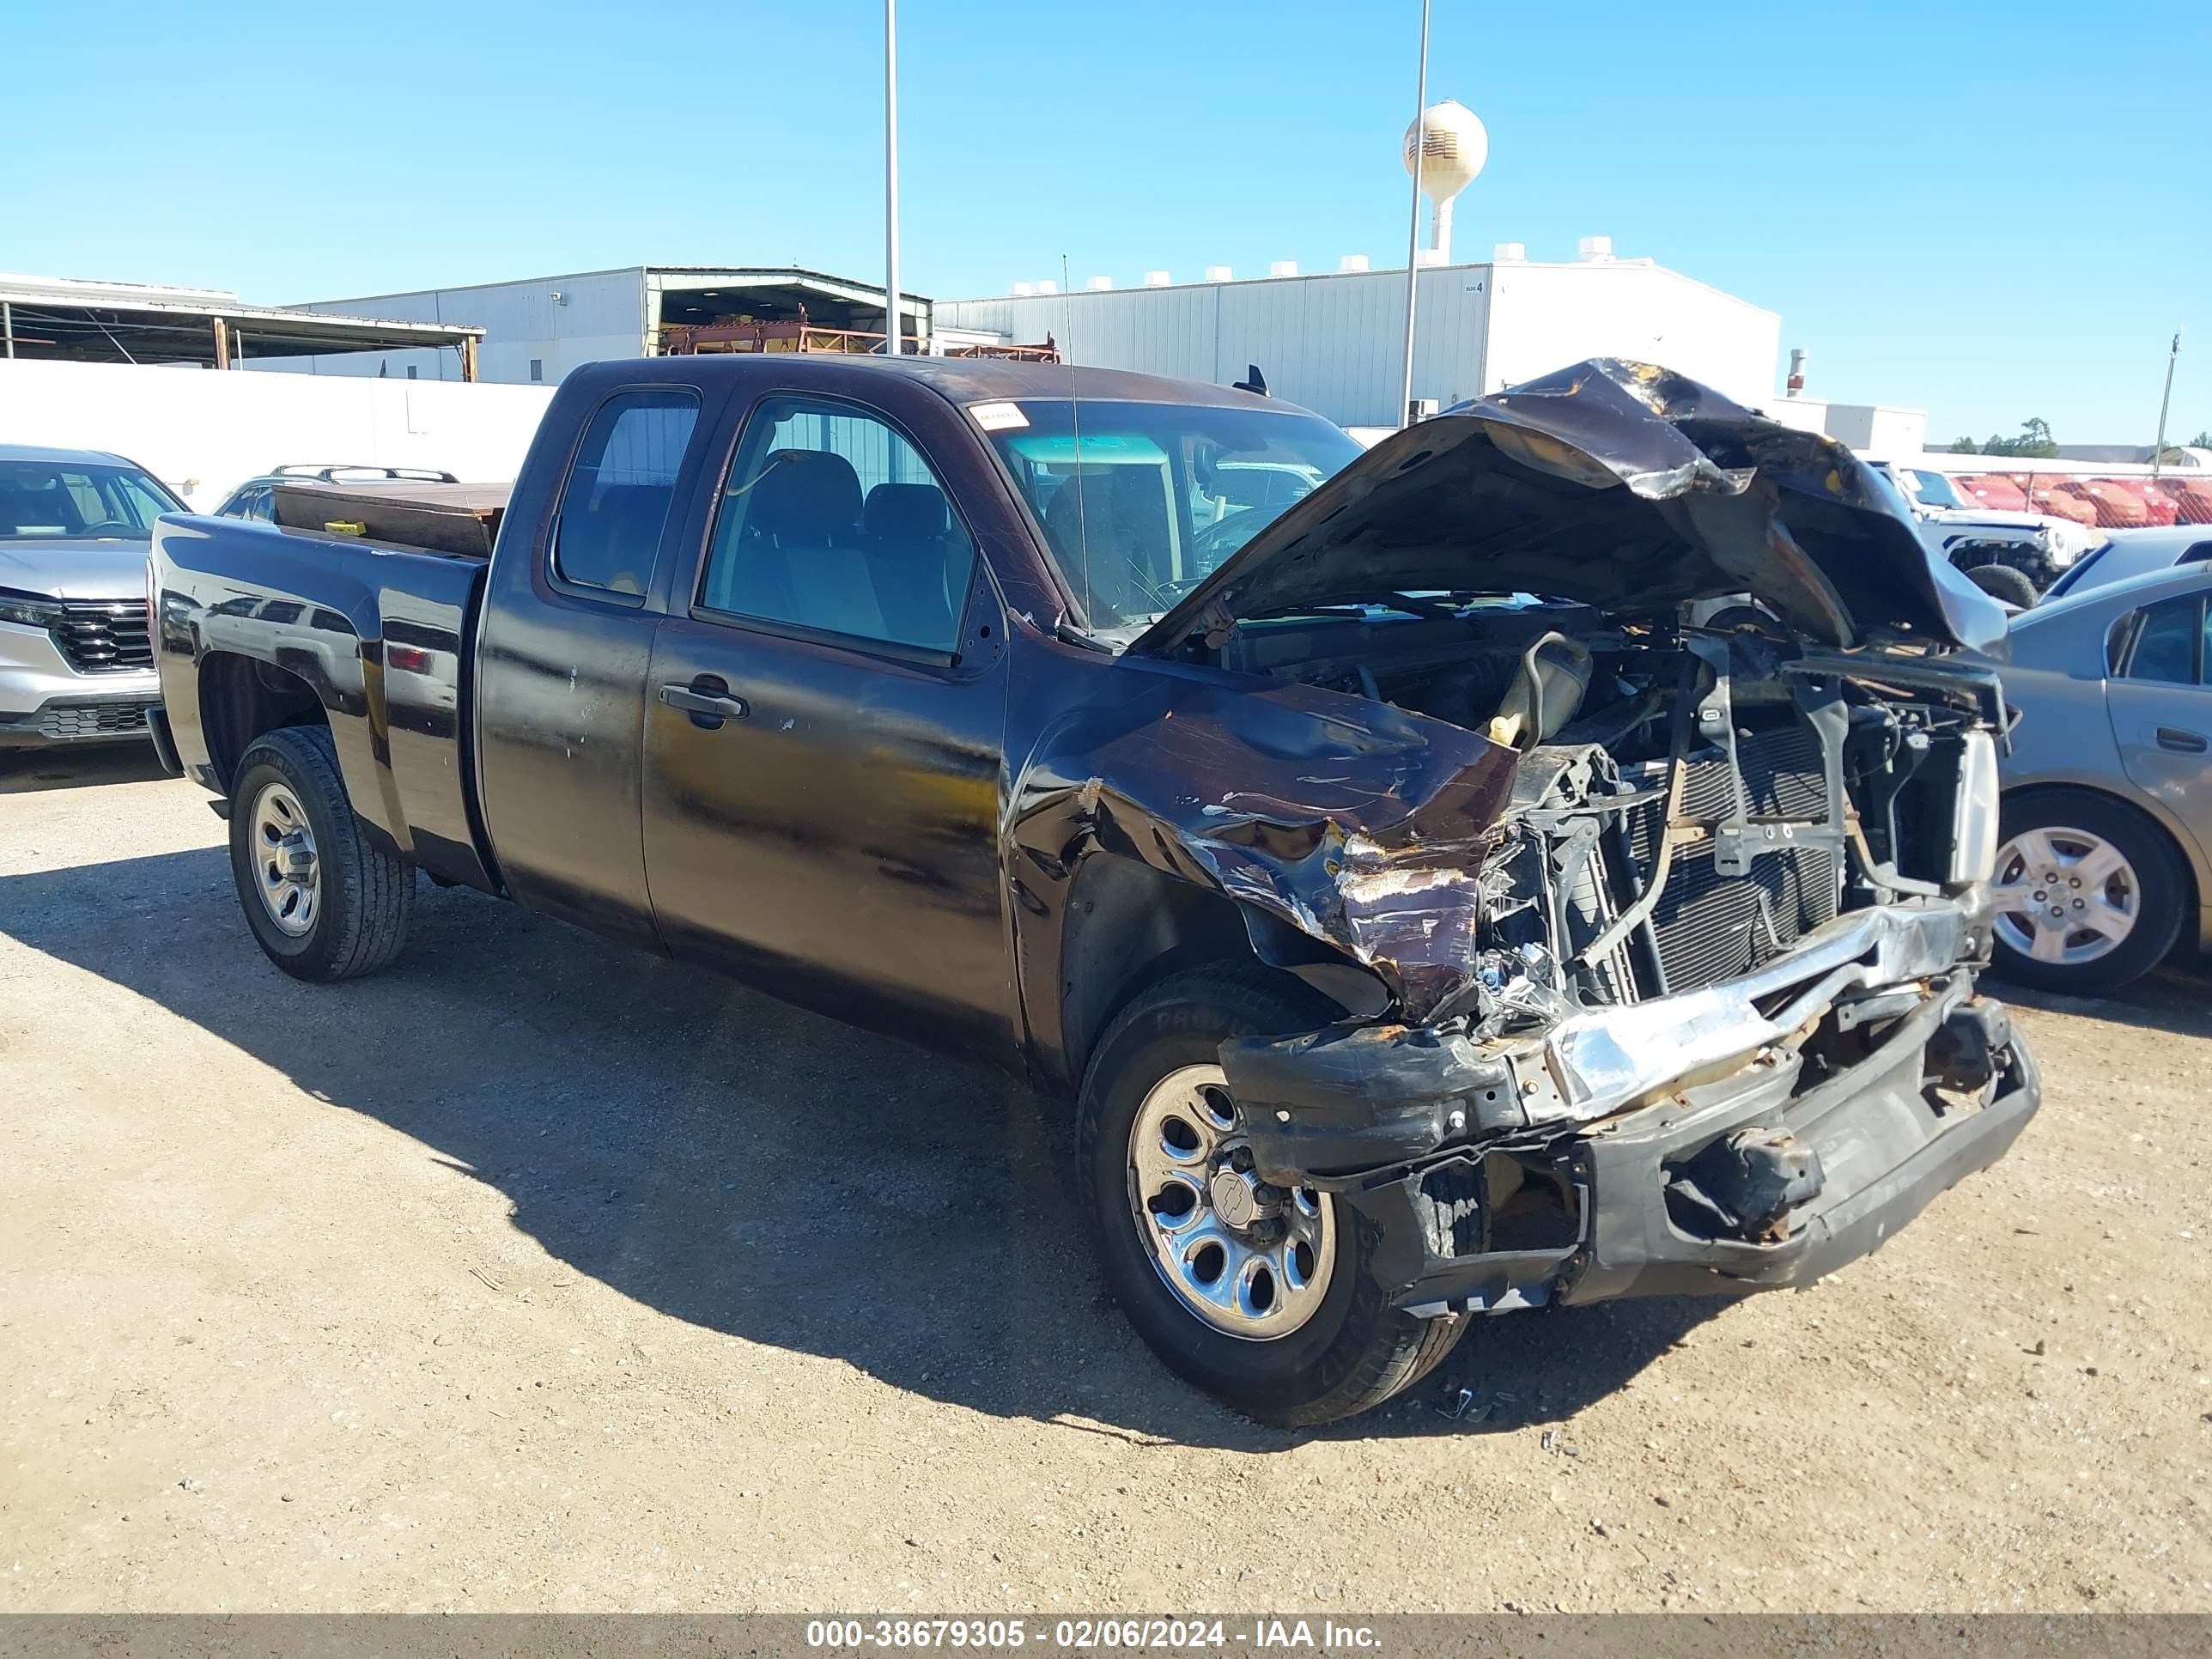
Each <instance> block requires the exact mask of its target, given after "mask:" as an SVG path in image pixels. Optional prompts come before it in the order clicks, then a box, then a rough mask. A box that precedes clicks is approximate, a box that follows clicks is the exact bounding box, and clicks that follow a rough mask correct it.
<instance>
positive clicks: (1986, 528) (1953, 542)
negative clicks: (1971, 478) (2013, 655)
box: [1874, 461, 2105, 609]
mask: <svg viewBox="0 0 2212 1659" xmlns="http://www.w3.org/2000/svg"><path fill="white" fill-rule="evenodd" d="M1874 469H1875V471H1877V472H1879V473H1881V475H1882V476H1883V477H1886V478H1887V479H1888V480H1889V481H1890V482H1891V483H1893V484H1895V485H1896V486H1897V489H1898V493H1899V494H1900V495H1903V496H1904V497H1905V502H1906V504H1907V505H1908V506H1909V507H1911V509H1912V515H1913V517H1914V518H1916V519H1917V520H1919V522H1920V532H1921V534H1922V535H1923V537H1925V538H1927V542H1928V545H1929V548H1930V549H1931V550H1933V551H1935V552H1936V553H1939V554H1941V555H1942V556H1943V557H1944V558H1946V559H1948V560H1949V561H1950V562H1951V563H1953V564H1954V565H1956V566H1957V567H1958V568H1960V569H1961V570H1963V571H1965V572H1966V574H1968V575H1969V576H1971V577H1972V578H1973V579H1974V582H1975V585H1976V586H1978V587H1980V588H1981V589H1982V591H1983V592H1985V593H1988V594H1990V596H1991V597H1992V598H1995V599H2002V600H2004V601H2005V602H2006V603H2007V604H2008V605H2015V606H2019V607H2021V608H2023V609H2024V608H2026V607H2027V606H2028V605H2033V604H2034V603H2035V599H2036V595H2037V594H2039V593H2040V592H2042V591H2043V590H2044V589H2045V588H2046V587H2048V586H2051V583H2052V582H2054V581H2056V580H2057V579H2058V577H2059V575H2060V574H2062V573H2063V572H2064V571H2065V570H2067V569H2068V568H2069V567H2071V566H2072V565H2073V563H2074V562H2075V560H2077V559H2079V558H2081V556H2083V555H2084V554H2086V553H2087V552H2088V551H2089V550H2091V549H2092V548H2094V547H2096V546H2097V545H2099V544H2100V543H2102V542H2103V541H2104V539H2105V536H2104V532H2101V531H2098V530H2093V529H2091V528H2089V527H2088V526H2086V525H2079V524H2076V523H2075V522H2074V521H2073V520H2071V519H2062V518H2059V517H2058V516H2057V514H2055V513H2017V512H2010V511H2008V510H2006V509H2004V508H2002V507H1984V506H1982V505H1981V504H1980V503H1979V502H1978V501H1968V500H1967V499H1966V497H1965V496H1963V495H1960V493H1959V489H1958V486H1957V485H1955V484H1954V483H1952V482H1951V480H1950V479H1949V477H1947V476H1946V475H1944V474H1943V473H1941V472H1938V471H1936V470H1935V469H1934V468H1933V467H1925V466H1902V465H1898V464H1897V463H1895V462H1892V461H1876V462H1875V463H1874Z"/></svg>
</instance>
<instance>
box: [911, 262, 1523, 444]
mask: <svg viewBox="0 0 2212 1659" xmlns="http://www.w3.org/2000/svg"><path fill="white" fill-rule="evenodd" d="M1488 275H1489V273H1488V270H1487V268H1486V267H1485V266H1481V265H1456V266H1448V267H1445V268H1443V269H1441V270H1425V271H1423V272H1422V273H1421V297H1420V315H1419V321H1418V324H1417V326H1416V330H1415V341H1414V349H1415V365H1414V374H1413V395H1414V396H1415V397H1417V398H1437V399H1438V400H1439V401H1440V402H1443V403H1449V402H1453V401H1455V400H1456V399H1457V398H1462V397H1468V396H1472V395H1473V393H1474V389H1475V387H1476V386H1478V385H1479V384H1480V380H1481V378H1482V351H1483V346H1484V342H1485V339H1486V334H1487V328H1486V318H1487V314H1488V303H1489V292H1488V289H1489V283H1488ZM936 315H937V320H938V322H939V325H944V326H949V327H955V328H977V329H986V330H988V331H992V332H994V333H997V334H1001V335H1006V336H1007V337H1011V338H1012V339H1014V340H1016V341H1018V342H1020V343H1024V344H1026V343H1034V342H1036V341H1041V340H1042V339H1043V338H1044V337H1046V336H1047V335H1048V334H1049V335H1051V336H1053V337H1054V338H1055V339H1056V340H1057V341H1058V342H1059V343H1060V347H1061V349H1062V350H1063V352H1064V353H1065V355H1066V356H1067V357H1068V358H1069V360H1070V361H1071V362H1079V363H1086V364H1089V365H1091V366H1092V367H1094V368H1127V369H1134V370H1136V371H1138V372H1139V373H1141V374H1164V375H1169V376H1171V377H1173V378H1175V379H1177V380H1206V381H1210V382H1212V383H1213V384H1215V385H1218V386H1225V385H1227V384H1229V383H1230V382H1231V381H1234V380H1243V378H1244V371H1245V368H1246V367H1247V366H1248V365H1249V364H1252V363H1257V364H1258V365H1259V366H1260V368H1261V373H1263V374H1266V376H1267V388H1268V390H1269V391H1270V392H1273V393H1274V395H1276V396H1277V397H1279V398H1286V399H1288V400H1289V401H1290V402H1291V403H1295V404H1304V405H1305V406H1306V407H1307V408H1309V409H1313V410H1319V411H1320V412H1321V413H1322V414H1324V415H1326V416H1328V417H1329V418H1330V419H1331V420H1333V421H1336V422H1339V423H1340V424H1342V425H1346V426H1383V425H1395V423H1396V420H1397V413H1396V410H1397V404H1398V389H1399V377H1400V374H1401V372H1402V368H1403V363H1402V359H1401V356H1399V351H1400V342H1401V341H1402V339H1403V337H1404V329H1405V325H1406V323H1405V319H1406V273H1405V272H1403V271H1402V270H1401V271H1395V272H1394V271H1389V270H1377V271H1364V272H1352V273H1347V274H1343V275H1336V274H1331V275H1327V276H1279V277H1270V278H1268V279H1267V280H1265V281H1260V282H1243V283H1188V284H1186V285H1183V286H1182V287H1177V288H1151V289H1110V290H1108V291H1106V292H1103V293H1099V292H1094V291H1091V290H1087V289H1086V290H1085V291H1083V292H1081V293H1078V294H1051V295H1036V296H1032V297H1011V296H1010V297H1006V298H1002V299H994V300H940V301H938V302H937V307H936Z"/></svg>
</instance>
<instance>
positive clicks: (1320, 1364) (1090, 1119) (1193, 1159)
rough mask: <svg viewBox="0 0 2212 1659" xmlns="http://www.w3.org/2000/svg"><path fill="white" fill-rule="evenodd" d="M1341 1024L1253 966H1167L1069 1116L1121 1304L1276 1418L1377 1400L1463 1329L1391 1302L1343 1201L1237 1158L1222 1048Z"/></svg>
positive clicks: (1368, 1244)
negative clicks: (1173, 969)
mask: <svg viewBox="0 0 2212 1659" xmlns="http://www.w3.org/2000/svg"><path fill="white" fill-rule="evenodd" d="M1333 1018H1337V1011H1336V1009H1335V1008H1334V1006H1332V1005H1331V1004H1329V1003H1328V1001H1327V1000H1324V999H1322V998H1321V997H1320V996H1318V995H1317V994H1316V993H1314V992H1312V991H1310V990H1309V989H1308V988H1307V987H1305V986H1304V985H1302V984H1300V983H1299V982H1298V981H1296V980H1291V979H1287V978H1285V976H1283V975H1270V974H1267V973H1266V972H1264V971H1263V970H1261V969H1256V968H1253V969H1236V968H1230V969H1223V968H1209V969H1194V970H1193V971H1191V972H1188V973H1183V974H1178V975H1175V976H1174V977H1172V978H1170V979H1168V980H1165V981H1162V982H1161V983H1160V984H1158V985H1157V986H1155V987H1152V989H1151V990H1149V991H1146V993H1145V994H1142V995H1141V996H1139V998H1138V999H1137V1000H1136V1001H1134V1002H1133V1003H1132V1004H1131V1005H1130V1006H1129V1007H1128V1008H1127V1010H1126V1011H1124V1012H1123V1013H1122V1014H1121V1017H1120V1018H1117V1019H1116V1020H1115V1022H1114V1023H1113V1024H1112V1025H1111V1026H1110V1027H1109V1028H1108V1030H1107V1032H1106V1035H1105V1036H1104V1037H1103V1038H1102V1039H1101V1040H1100V1042H1099V1043H1098V1046H1097V1050H1096V1051H1095V1053H1094V1054H1093V1055H1092V1057H1091V1065H1090V1067H1089V1069H1088V1071H1087V1073H1085V1078H1084V1081H1083V1093H1082V1099H1081V1103H1080V1108H1079V1116H1078V1120H1077V1134H1076V1144H1077V1158H1078V1162H1079V1169H1078V1176H1079V1182H1080V1184H1081V1188H1082V1193H1083V1204H1084V1209H1085V1212H1086V1214H1087V1215H1088V1217H1089V1218H1090V1221H1091V1229H1092V1232H1093V1235H1094V1237H1095V1238H1096V1240H1097V1249H1098V1254H1099V1261H1100V1265H1101V1267H1103V1271H1104V1273H1105V1278H1106V1283H1107V1287H1108V1288H1109V1290H1110V1291H1112V1292H1113V1295H1114V1299H1115V1302H1117V1303H1118V1304H1120V1305H1121V1310H1122V1312H1123V1313H1124V1314H1125V1315H1126V1316H1127V1318H1128V1320H1129V1322H1130V1323H1131V1324H1132V1325H1133V1326H1134V1327H1135V1328H1136V1330H1137V1334H1139V1336H1141V1337H1143V1338H1144V1340H1145V1341H1146V1345H1147V1346H1150V1347H1151V1348H1152V1352H1155V1353H1156V1354H1158V1356H1159V1357H1160V1358H1161V1359H1162V1360H1163V1361H1164V1362H1165V1364H1167V1366H1168V1368H1169V1369H1170V1370H1172V1371H1174V1372H1175V1373H1176V1375H1177V1376H1181V1377H1182V1378H1183V1379H1184V1380H1185V1381H1186V1382H1188V1383H1192V1384H1194V1386H1196V1387H1198V1388H1200V1389H1204V1390H1205V1391H1206V1393H1208V1394H1211V1395H1213V1396H1214V1397H1215V1398H1217V1399H1218V1400H1220V1401H1223V1402H1224V1403H1225V1404H1227V1405H1229V1406H1231V1407H1234V1408H1235V1409H1236V1410H1237V1411H1240V1412H1243V1413H1245V1414H1246V1415H1247V1416H1249V1417H1253V1418H1256V1419H1260V1420H1261V1421H1262V1422H1267V1423H1273V1424H1278V1425H1283V1426H1285V1427H1304V1426H1310V1425H1315V1424H1319V1423H1328V1422H1332V1421H1334V1419H1338V1418H1341V1417H1349V1416H1352V1414H1354V1413H1358V1412H1363V1411H1365V1410H1367V1409H1368V1408H1370V1407H1374V1406H1378V1405H1380V1404H1382V1402H1383V1401H1386V1400H1388V1399H1389V1398H1390V1396H1391V1395H1395V1394H1396V1393H1398V1392H1399V1391H1400V1390H1401V1389H1406V1388H1407V1387H1410V1386H1411V1385H1412V1384H1413V1383H1416V1382H1418V1381H1419V1379H1420V1378H1421V1377H1422V1376H1425V1375H1426V1374H1427V1373H1428V1372H1429V1371H1430V1370H1432V1369H1433V1368H1434V1367H1435V1366H1436V1365H1437V1364H1439V1363H1440V1362H1441V1361H1442V1360H1443V1357H1444V1356H1445V1355H1446V1354H1447V1353H1449V1352H1450V1350H1451V1348H1452V1346H1453V1345H1454V1344H1455V1343H1456V1342H1457V1341H1458V1340H1459V1337H1460V1335H1461V1333H1462V1330H1463V1328H1464V1327H1465V1325H1466V1323H1467V1320H1466V1317H1465V1316H1450V1317H1446V1318H1442V1319H1433V1320H1431V1319H1419V1318H1415V1317H1414V1316H1412V1315H1410V1314H1407V1313H1405V1312H1402V1311H1401V1310H1397V1309H1395V1308H1392V1307H1390V1306H1389V1305H1388V1304H1386V1302H1385V1300H1384V1296H1383V1287H1382V1285H1380V1284H1379V1283H1378V1282H1377V1281H1376V1278H1375V1276H1374V1274H1373V1273H1372V1272H1371V1270H1370V1258H1371V1255H1372V1252H1373V1248H1374V1243H1375V1241H1374V1239H1373V1237H1372V1236H1371V1232H1370V1230H1368V1229H1366V1228H1364V1227H1363V1226H1362V1225H1361V1224H1360V1221H1359V1218H1358V1214H1357V1213H1356V1212H1354V1211H1353V1210H1352V1208H1351V1206H1349V1205H1347V1204H1345V1203H1344V1202H1342V1201H1341V1200H1337V1199H1335V1198H1334V1197H1333V1196H1332V1195H1331V1194H1325V1193H1319V1192H1315V1191H1312V1190H1310V1189H1299V1190H1297V1191H1292V1192H1286V1193H1278V1192H1277V1191H1276V1190H1275V1189H1273V1188H1267V1187H1266V1186H1265V1185H1264V1183H1261V1182H1258V1181H1257V1179H1256V1177H1255V1176H1253V1175H1252V1174H1251V1173H1250V1171H1249V1169H1240V1168H1239V1164H1240V1162H1241V1160H1240V1159H1239V1158H1238V1156H1237V1154H1238V1152H1239V1147H1240V1139H1239V1129H1240V1127H1241V1122H1240V1120H1239V1117H1238V1113H1237V1106H1236V1103H1235V1102H1234V1101H1232V1100H1231V1098H1230V1097H1229V1095H1228V1092H1227V1091H1226V1089H1225V1088H1224V1087H1222V1086H1221V1066H1220V1048H1221V1044H1222V1043H1223V1042H1225V1040H1227V1039H1229V1038H1231V1037H1236V1036H1266V1035H1269V1034H1273V1033H1286V1032H1291V1031H1301V1030H1312V1029H1314V1028H1315V1027H1316V1026H1318V1025H1321V1024H1326V1023H1327V1022H1328V1021H1329V1020H1331V1019H1333Z"/></svg>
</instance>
